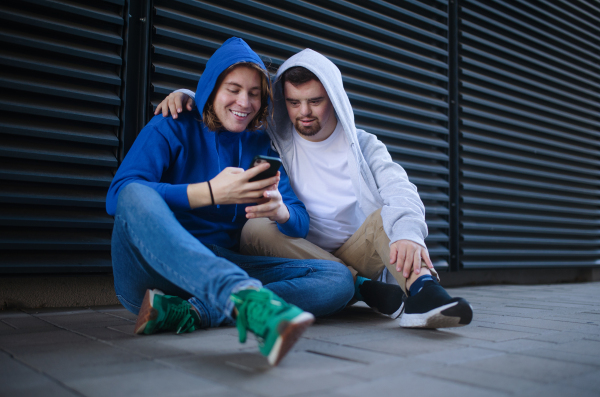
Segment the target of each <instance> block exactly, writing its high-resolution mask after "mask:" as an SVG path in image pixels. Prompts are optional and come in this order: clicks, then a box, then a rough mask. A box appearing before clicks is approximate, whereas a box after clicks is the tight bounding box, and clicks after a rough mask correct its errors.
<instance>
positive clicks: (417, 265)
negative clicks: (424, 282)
mask: <svg viewBox="0 0 600 397" xmlns="http://www.w3.org/2000/svg"><path fill="white" fill-rule="evenodd" d="M413 266H414V267H413V269H414V271H415V273H416V274H419V273H421V251H420V250H415V253H414V255H413Z"/></svg>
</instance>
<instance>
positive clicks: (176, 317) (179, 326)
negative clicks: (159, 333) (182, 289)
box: [162, 302, 196, 334]
mask: <svg viewBox="0 0 600 397" xmlns="http://www.w3.org/2000/svg"><path fill="white" fill-rule="evenodd" d="M190 310H191V309H190V306H189V303H187V302H182V303H181V304H179V305H174V304H171V305H169V306H168V307H167V315H166V316H165V318H164V320H163V321H162V325H163V327H165V328H167V329H176V330H177V333H178V334H182V333H184V332H192V331H194V330H196V327H195V326H194V318H193V316H192V313H190Z"/></svg>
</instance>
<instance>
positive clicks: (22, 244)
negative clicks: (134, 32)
mask: <svg viewBox="0 0 600 397" xmlns="http://www.w3.org/2000/svg"><path fill="white" fill-rule="evenodd" d="M122 10H123V0H121V1H118V0H115V1H105V2H103V1H93V2H92V1H79V2H74V1H36V0H27V1H25V0H19V1H3V2H2V7H1V8H0V21H1V22H0V26H2V27H1V28H0V42H1V43H2V44H1V47H0V65H1V72H0V87H2V92H1V93H0V104H1V105H0V109H1V110H0V113H1V114H0V186H1V187H0V202H2V205H1V207H0V269H1V271H3V272H7V271H8V272H21V271H45V270H52V271H69V270H75V271H95V270H106V269H109V266H110V233H111V228H112V222H113V221H112V218H111V217H109V216H108V215H107V214H106V212H105V210H104V201H105V196H106V189H107V187H108V185H109V184H110V181H111V179H112V176H113V170H114V169H115V167H117V166H118V161H117V158H116V157H115V148H116V147H117V146H118V145H119V139H118V137H117V134H118V127H119V125H120V119H119V107H120V104H121V98H120V86H121V76H120V69H121V64H122V59H121V48H122V41H123V39H122V29H123V16H122Z"/></svg>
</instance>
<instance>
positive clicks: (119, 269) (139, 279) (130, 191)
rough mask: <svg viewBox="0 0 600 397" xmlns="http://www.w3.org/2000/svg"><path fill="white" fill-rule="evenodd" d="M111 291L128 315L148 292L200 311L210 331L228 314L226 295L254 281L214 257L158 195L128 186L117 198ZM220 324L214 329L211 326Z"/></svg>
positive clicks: (144, 187)
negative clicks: (190, 302)
mask: <svg viewBox="0 0 600 397" xmlns="http://www.w3.org/2000/svg"><path fill="white" fill-rule="evenodd" d="M112 257H113V272H114V277H115V290H116V291H117V295H118V296H119V297H120V300H121V302H124V305H125V306H126V307H127V308H128V309H129V310H132V311H133V312H137V310H139V306H140V305H141V302H142V299H143V297H144V293H145V291H146V289H148V288H159V289H161V290H163V291H164V292H165V293H168V294H172V295H177V296H180V297H182V298H188V297H196V298H198V299H199V300H200V301H201V302H203V303H204V304H205V305H204V306H196V305H195V306H196V307H198V308H199V309H201V310H202V309H204V311H205V313H202V311H201V313H200V314H201V316H205V317H204V318H203V325H206V326H214V325H215V324H216V323H218V322H219V321H222V320H223V319H224V318H225V316H229V315H230V313H231V310H232V309H233V302H232V301H231V299H230V295H231V293H233V292H236V291H238V290H240V289H242V288H246V287H248V286H254V287H260V286H261V283H260V281H258V280H255V279H252V278H250V277H248V274H247V273H246V272H245V271H243V270H242V269H240V268H239V267H238V266H236V265H235V264H233V263H231V262H229V261H227V260H225V259H223V258H218V257H216V256H215V255H214V254H213V253H212V251H210V250H209V249H208V248H206V247H205V246H204V245H203V244H202V243H200V241H198V240H197V239H196V238H195V237H194V236H192V235H191V234H190V233H189V232H188V231H187V230H185V229H184V228H183V226H181V224H180V223H179V222H178V221H177V219H176V218H175V216H174V215H173V213H172V212H171V210H170V209H169V207H168V206H167V204H166V203H165V202H164V200H163V199H162V198H161V197H160V195H159V194H158V193H157V192H156V191H155V190H154V189H151V188H149V187H147V186H144V185H141V184H137V183H132V184H130V185H128V186H126V187H125V188H124V189H123V190H122V191H121V193H120V194H119V201H118V204H117V212H116V214H115V225H114V230H113V239H112ZM216 325H219V324H216Z"/></svg>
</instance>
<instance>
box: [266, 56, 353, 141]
mask: <svg viewBox="0 0 600 397" xmlns="http://www.w3.org/2000/svg"><path fill="white" fill-rule="evenodd" d="M295 66H302V67H304V68H306V69H308V70H310V71H311V72H313V73H314V74H315V76H317V78H318V79H319V81H320V82H321V84H323V87H325V90H326V91H327V95H328V96H329V100H330V101H331V103H332V104H333V108H334V109H335V114H336V117H337V119H338V122H340V123H342V126H343V127H344V131H345V132H346V134H347V135H349V136H350V137H351V138H354V139H351V140H352V141H354V140H355V138H356V126H355V125H354V112H353V111H352V106H351V105H350V100H349V99H348V94H346V91H345V90H344V84H343V82H342V73H341V72H340V70H339V69H338V67H337V66H335V65H334V63H333V62H331V61H330V60H329V59H327V58H326V57H325V56H323V55H321V54H319V53H318V52H316V51H313V50H311V49H310V48H307V49H305V50H302V51H300V52H299V53H297V54H295V55H293V56H292V57H290V58H289V59H288V60H287V61H285V62H284V63H283V64H282V65H281V66H280V67H279V70H277V76H276V80H275V81H276V83H275V84H274V87H273V89H274V104H273V106H274V109H273V114H274V123H269V134H270V135H271V138H272V139H273V140H275V141H276V142H277V143H278V145H277V146H279V147H280V148H281V147H285V146H287V145H285V144H282V143H284V142H286V141H288V140H290V139H292V136H291V134H289V132H290V131H292V130H291V129H290V128H293V123H292V121H291V120H290V118H289V117H288V113H287V108H286V106H285V97H284V95H283V84H282V81H281V76H282V74H283V73H284V72H285V71H286V70H288V69H290V68H293V67H295ZM271 126H272V127H271Z"/></svg>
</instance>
